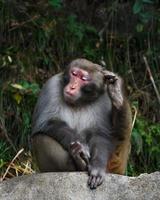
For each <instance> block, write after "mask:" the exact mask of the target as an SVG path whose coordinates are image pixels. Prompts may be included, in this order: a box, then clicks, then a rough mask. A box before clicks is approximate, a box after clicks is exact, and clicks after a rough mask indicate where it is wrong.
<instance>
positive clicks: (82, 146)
mask: <svg viewBox="0 0 160 200" xmlns="http://www.w3.org/2000/svg"><path fill="white" fill-rule="evenodd" d="M131 126H132V116H131V109H130V105H129V102H128V99H127V97H126V92H125V86H124V81H123V79H122V78H121V77H120V76H118V75H117V74H115V73H113V72H110V71H108V70H106V69H104V68H103V67H102V66H101V65H98V64H95V63H93V62H91V61H89V60H87V59H84V58H78V59H75V60H73V61H72V62H71V63H70V64H69V65H68V66H67V67H66V69H65V70H64V72H61V73H58V74H56V75H54V76H52V77H51V78H50V79H49V80H48V81H47V82H46V83H45V84H44V86H43V88H42V90H41V93H40V96H39V98H38V101H37V104H36V106H35V109H34V113H33V119H32V133H31V146H32V152H33V156H34V157H35V159H36V162H37V165H38V168H39V170H40V171H41V172H65V171H68V172H72V171H86V172H87V173H88V176H89V178H88V186H89V187H90V188H91V189H95V188H97V187H98V186H99V185H101V184H102V182H103V180H104V177H105V174H106V173H116V174H124V173H125V169H126V165H127V160H128V155H129V153H130V147H131V144H130V137H131Z"/></svg>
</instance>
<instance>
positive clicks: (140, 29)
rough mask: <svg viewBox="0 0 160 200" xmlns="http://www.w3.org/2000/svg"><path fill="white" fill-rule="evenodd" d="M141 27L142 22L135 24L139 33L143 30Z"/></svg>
mask: <svg viewBox="0 0 160 200" xmlns="http://www.w3.org/2000/svg"><path fill="white" fill-rule="evenodd" d="M143 28H144V26H143V24H137V25H136V30H137V32H139V33H140V32H142V31H143Z"/></svg>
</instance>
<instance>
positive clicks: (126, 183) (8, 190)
mask: <svg viewBox="0 0 160 200" xmlns="http://www.w3.org/2000/svg"><path fill="white" fill-rule="evenodd" d="M87 179H88V176H87V175H86V174H85V173H83V172H73V173H43V174H33V175H30V176H21V177H16V178H13V179H10V180H8V181H3V182H1V183H0V200H22V199H23V200H26V199H27V200H29V199H32V200H45V199H46V200H52V199H53V200H145V199H146V200H150V199H153V200H160V172H155V173H152V174H141V175H140V176H138V177H127V176H121V175H113V174H107V175H106V178H105V181H104V183H103V184H102V185H101V186H99V187H98V188H97V189H96V190H90V189H89V188H88V186H87Z"/></svg>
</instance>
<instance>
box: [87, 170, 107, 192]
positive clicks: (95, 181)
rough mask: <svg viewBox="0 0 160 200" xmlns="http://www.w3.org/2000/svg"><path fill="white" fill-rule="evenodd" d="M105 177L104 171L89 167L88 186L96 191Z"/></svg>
mask: <svg viewBox="0 0 160 200" xmlns="http://www.w3.org/2000/svg"><path fill="white" fill-rule="evenodd" d="M104 177H105V170H103V169H101V168H98V167H93V166H89V179H88V185H89V187H90V188H91V189H96V188H97V187H98V186H99V185H101V184H102V182H103V180H104Z"/></svg>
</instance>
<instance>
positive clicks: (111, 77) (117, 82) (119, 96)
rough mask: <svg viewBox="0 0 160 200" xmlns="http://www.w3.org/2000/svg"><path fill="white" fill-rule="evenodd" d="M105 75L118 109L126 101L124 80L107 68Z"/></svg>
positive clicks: (109, 91)
mask: <svg viewBox="0 0 160 200" xmlns="http://www.w3.org/2000/svg"><path fill="white" fill-rule="evenodd" d="M104 76H105V79H106V82H107V84H108V93H109V96H110V98H111V100H112V103H113V105H114V106H115V107H116V108H117V109H120V108H121V106H122V105H123V101H124V99H123V90H122V85H123V81H122V79H121V78H120V77H119V76H117V75H116V74H114V73H113V72H110V71H107V70H105V71H104Z"/></svg>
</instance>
